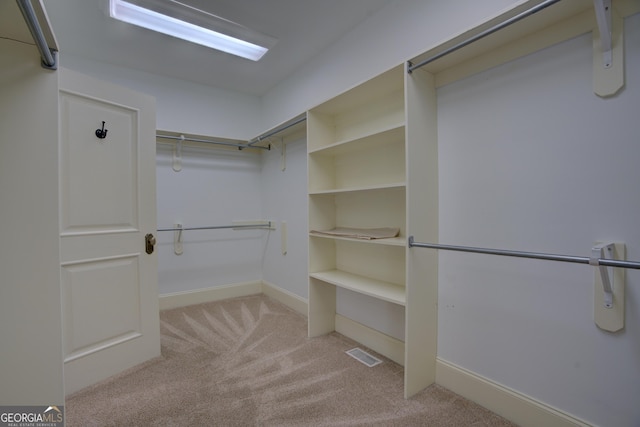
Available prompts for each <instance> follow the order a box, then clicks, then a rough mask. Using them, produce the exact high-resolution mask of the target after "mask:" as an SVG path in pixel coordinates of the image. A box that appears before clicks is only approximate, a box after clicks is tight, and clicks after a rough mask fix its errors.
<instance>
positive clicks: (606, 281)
mask: <svg viewBox="0 0 640 427" xmlns="http://www.w3.org/2000/svg"><path fill="white" fill-rule="evenodd" d="M612 257H613V243H601V244H598V245H596V246H594V247H593V248H591V258H589V264H591V265H592V266H594V267H596V268H597V269H598V270H600V279H601V280H602V290H603V291H604V306H605V307H607V308H611V307H613V288H612V287H611V282H612V280H611V278H610V277H609V269H608V268H607V267H606V266H604V265H601V264H600V260H601V259H608V258H612Z"/></svg>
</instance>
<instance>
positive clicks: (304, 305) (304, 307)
mask: <svg viewBox="0 0 640 427" xmlns="http://www.w3.org/2000/svg"><path fill="white" fill-rule="evenodd" d="M262 293H263V294H265V295H267V296H268V297H271V298H273V299H275V300H277V301H279V302H281V303H283V304H284V305H286V306H287V307H289V308H291V309H292V310H295V311H297V312H298V313H300V314H302V315H303V316H304V317H308V314H309V313H308V309H309V303H308V302H307V300H306V298H302V297H301V296H299V295H296V294H294V293H293V292H290V291H288V290H286V289H283V288H281V287H279V286H276V285H274V284H273V283H269V282H265V281H262Z"/></svg>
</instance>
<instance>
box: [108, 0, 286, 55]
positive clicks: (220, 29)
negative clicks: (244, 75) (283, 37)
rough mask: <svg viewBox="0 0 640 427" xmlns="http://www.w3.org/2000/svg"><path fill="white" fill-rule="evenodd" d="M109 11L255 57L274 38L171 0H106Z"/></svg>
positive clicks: (145, 25) (165, 31)
mask: <svg viewBox="0 0 640 427" xmlns="http://www.w3.org/2000/svg"><path fill="white" fill-rule="evenodd" d="M109 15H110V16H111V17H112V18H115V19H118V20H120V21H123V22H127V23H129V24H133V25H136V26H139V27H143V28H147V29H149V30H153V31H156V32H159V33H163V34H167V35H170V36H173V37H177V38H180V39H183V40H187V41H189V42H192V43H197V44H199V45H202V46H206V47H209V48H212V49H216V50H220V51H223V52H227V53H230V54H232V55H237V56H240V57H243V58H247V59H251V60H253V61H257V60H259V59H260V58H262V56H263V55H264V54H265V53H267V51H268V50H269V49H270V48H271V47H273V46H274V45H275V43H276V41H277V40H276V39H274V38H273V37H269V36H267V35H264V34H261V33H258V32H256V31H253V30H251V29H249V28H246V27H243V26H241V25H239V24H236V23H234V22H231V21H229V20H226V19H224V18H220V17H218V16H215V15H212V14H210V13H207V12H204V11H202V10H199V9H196V8H193V7H191V6H188V5H185V4H183V3H180V2H177V1H172V0H169V1H167V0H165V1H159V0H128V1H124V0H109Z"/></svg>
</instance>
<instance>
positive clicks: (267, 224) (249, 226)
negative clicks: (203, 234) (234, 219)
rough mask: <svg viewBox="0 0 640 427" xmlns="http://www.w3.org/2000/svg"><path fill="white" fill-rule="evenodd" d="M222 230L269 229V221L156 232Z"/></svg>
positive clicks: (169, 229)
mask: <svg viewBox="0 0 640 427" xmlns="http://www.w3.org/2000/svg"><path fill="white" fill-rule="evenodd" d="M223 228H271V221H269V222H263V223H259V224H238V225H212V226H205V227H184V228H178V227H174V228H159V229H158V231H188V230H220V229H223Z"/></svg>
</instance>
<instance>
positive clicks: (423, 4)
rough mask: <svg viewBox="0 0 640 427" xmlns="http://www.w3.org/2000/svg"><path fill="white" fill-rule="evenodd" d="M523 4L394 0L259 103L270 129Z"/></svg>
mask: <svg viewBox="0 0 640 427" xmlns="http://www.w3.org/2000/svg"><path fill="white" fill-rule="evenodd" d="M522 2H523V1H522V0H485V1H476V0H456V1H441V0H396V1H395V2H392V3H390V4H389V5H387V6H386V7H384V8H383V9H381V10H380V11H379V12H378V13H376V14H375V15H373V16H371V17H370V18H369V19H368V20H367V21H365V22H363V23H362V24H360V25H358V26H357V27H355V28H354V29H353V30H352V31H351V32H350V33H349V34H347V35H346V36H345V37H343V38H342V39H340V40H339V41H338V42H337V43H336V44H334V45H333V46H331V47H330V48H328V49H326V50H325V51H323V52H322V53H320V54H319V55H318V56H316V57H315V58H314V59H313V60H312V61H310V62H308V63H307V64H306V65H304V66H303V67H301V68H300V69H298V70H296V71H295V72H294V73H293V74H292V75H291V76H290V77H288V78H287V79H286V80H284V81H283V82H282V83H280V84H279V85H277V86H276V87H274V88H273V89H272V90H270V91H269V92H268V93H267V94H266V95H265V96H263V98H262V102H263V106H264V107H263V110H264V127H265V128H267V127H270V126H274V125H276V124H278V123H281V122H283V121H285V120H287V119H289V118H291V117H294V116H296V115H298V114H299V113H301V112H303V111H306V110H308V109H309V108H311V107H313V106H315V105H318V104H320V103H321V102H323V101H325V100H327V99H329V98H332V97H334V96H336V95H338V94H339V93H342V92H344V91H345V90H347V89H349V88H350V87H353V86H355V85H357V84H359V83H362V82H364V81H365V80H368V79H370V78H371V77H374V76H376V75H378V74H380V73H382V72H384V71H386V70H388V69H390V68H392V67H395V66H396V65H398V64H401V63H402V62H404V61H406V60H408V59H410V58H412V57H414V56H416V55H418V54H420V53H423V52H425V51H426V50H428V49H430V48H431V47H434V46H437V45H439V44H440V43H441V42H443V41H445V40H448V39H450V38H451V37H453V36H454V35H457V34H458V33H461V32H462V31H464V30H467V29H468V28H471V27H474V26H475V25H476V24H480V23H482V22H483V21H486V19H487V17H490V16H494V15H497V14H498V13H499V12H502V11H503V10H504V9H510V8H512V7H514V6H515V5H517V4H519V3H522Z"/></svg>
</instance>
